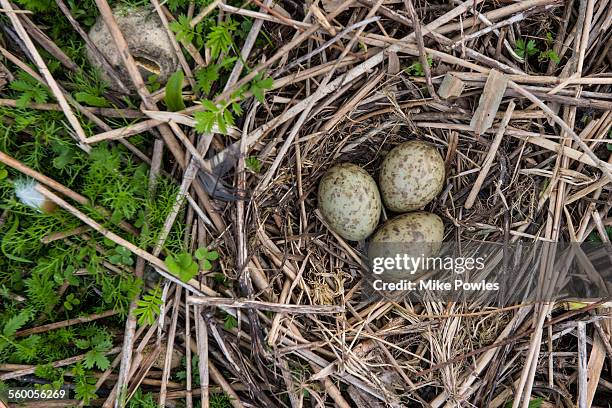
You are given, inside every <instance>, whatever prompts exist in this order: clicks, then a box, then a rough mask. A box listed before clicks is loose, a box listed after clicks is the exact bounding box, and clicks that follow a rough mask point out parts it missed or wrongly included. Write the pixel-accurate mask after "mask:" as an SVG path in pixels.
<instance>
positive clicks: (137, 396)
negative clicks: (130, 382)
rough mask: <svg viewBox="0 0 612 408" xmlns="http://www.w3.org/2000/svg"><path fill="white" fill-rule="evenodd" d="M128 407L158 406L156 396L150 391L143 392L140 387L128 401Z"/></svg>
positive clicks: (146, 407)
mask: <svg viewBox="0 0 612 408" xmlns="http://www.w3.org/2000/svg"><path fill="white" fill-rule="evenodd" d="M127 406H128V408H158V405H157V401H156V400H155V396H154V395H153V394H151V393H150V392H147V393H143V391H142V390H141V389H140V388H138V389H137V390H136V392H135V393H134V396H133V397H132V398H131V399H130V401H129V403H128V405H127Z"/></svg>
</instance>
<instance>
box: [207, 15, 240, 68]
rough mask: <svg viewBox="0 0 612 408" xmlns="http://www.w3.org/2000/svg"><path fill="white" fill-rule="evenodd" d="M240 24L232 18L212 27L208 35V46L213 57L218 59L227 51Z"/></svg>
mask: <svg viewBox="0 0 612 408" xmlns="http://www.w3.org/2000/svg"><path fill="white" fill-rule="evenodd" d="M238 26H239V24H238V23H237V22H235V21H233V20H232V19H228V20H227V21H224V22H223V23H221V24H219V25H216V26H214V27H212V28H211V30H210V32H209V33H208V34H207V35H206V46H207V47H208V48H210V54H211V57H212V58H213V59H217V58H218V57H219V55H221V53H226V52H227V51H228V50H229V48H230V47H231V46H232V45H233V39H232V35H233V33H234V31H236V29H237V28H238Z"/></svg>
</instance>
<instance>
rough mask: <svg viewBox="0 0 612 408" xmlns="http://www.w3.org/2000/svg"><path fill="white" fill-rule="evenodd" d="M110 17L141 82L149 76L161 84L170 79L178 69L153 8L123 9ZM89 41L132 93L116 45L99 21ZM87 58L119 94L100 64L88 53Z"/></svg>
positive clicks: (92, 29) (114, 11) (116, 84)
mask: <svg viewBox="0 0 612 408" xmlns="http://www.w3.org/2000/svg"><path fill="white" fill-rule="evenodd" d="M113 14H114V15H115V18H116V20H117V25H118V26H119V29H120V30H121V32H122V33H123V36H124V37H125V39H126V41H127V43H128V46H129V48H130V52H131V53H132V56H133V57H134V60H135V62H136V66H137V67H138V69H139V71H140V74H141V75H142V77H143V79H144V81H145V82H147V80H148V78H149V77H150V76H151V75H155V76H157V81H159V83H161V84H164V83H165V82H166V81H167V80H168V78H169V77H170V75H172V74H173V73H174V72H176V71H177V70H178V69H179V67H180V65H179V61H178V58H177V57H176V54H175V52H174V50H173V49H172V45H171V43H170V38H169V37H168V33H167V31H166V29H165V28H164V26H163V24H162V22H161V19H160V18H159V16H158V14H157V12H156V11H155V9H154V8H153V7H135V8H125V7H121V6H119V7H117V8H115V9H114V10H113ZM89 37H90V38H91V41H92V42H93V43H94V44H95V45H96V47H97V48H98V50H99V51H100V52H101V53H102V55H104V57H105V58H106V60H107V61H108V62H109V64H110V65H111V66H113V68H115V71H116V72H117V74H118V75H119V78H120V79H121V82H123V84H124V85H125V86H127V87H128V88H129V89H131V90H134V85H133V83H132V80H131V79H130V76H129V74H128V72H127V69H126V68H125V65H124V64H123V60H122V59H121V55H120V54H119V52H117V47H116V46H115V42H114V41H113V39H112V37H111V35H110V32H109V31H108V28H107V27H106V24H105V23H104V20H103V19H102V18H99V19H98V21H96V23H95V24H94V25H93V27H92V28H91V30H90V32H89ZM87 57H88V59H89V61H90V62H91V64H92V65H93V66H95V67H97V68H98V69H100V71H101V74H102V79H104V80H105V81H106V82H108V83H109V86H110V88H111V89H114V90H116V91H120V90H121V87H120V86H119V84H118V83H117V82H116V81H114V80H113V79H112V78H110V77H109V76H108V75H106V74H105V73H104V70H103V69H102V64H101V62H100V61H99V60H98V58H97V57H96V56H95V55H94V54H93V53H91V52H89V50H88V51H87Z"/></svg>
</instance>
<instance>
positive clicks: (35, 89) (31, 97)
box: [9, 71, 49, 108]
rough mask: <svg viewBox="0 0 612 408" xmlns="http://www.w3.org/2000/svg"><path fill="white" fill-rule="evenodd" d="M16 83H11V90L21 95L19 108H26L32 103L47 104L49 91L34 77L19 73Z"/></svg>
mask: <svg viewBox="0 0 612 408" xmlns="http://www.w3.org/2000/svg"><path fill="white" fill-rule="evenodd" d="M17 78H18V79H16V80H15V81H12V82H11V83H10V85H9V86H10V88H11V89H12V90H13V91H16V92H18V93H19V98H17V106H18V107H20V108H25V107H26V106H28V104H29V103H30V102H36V103H45V102H47V100H49V91H48V89H47V88H46V87H44V86H43V85H42V84H41V83H40V82H38V81H37V80H36V79H34V77H32V76H31V75H30V74H28V73H26V72H25V71H19V72H18V73H17Z"/></svg>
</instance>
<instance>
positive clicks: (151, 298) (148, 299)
mask: <svg viewBox="0 0 612 408" xmlns="http://www.w3.org/2000/svg"><path fill="white" fill-rule="evenodd" d="M162 304H163V301H162V298H161V289H160V287H159V286H156V287H155V288H153V289H150V290H149V291H148V292H147V293H146V294H145V295H144V296H143V297H142V299H140V300H139V301H138V302H137V307H136V309H134V315H136V316H138V324H140V325H149V324H153V323H155V318H156V317H157V316H159V312H160V307H161V305H162Z"/></svg>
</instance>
